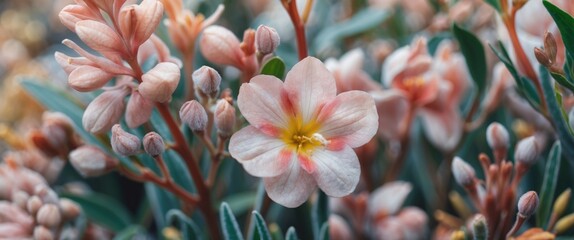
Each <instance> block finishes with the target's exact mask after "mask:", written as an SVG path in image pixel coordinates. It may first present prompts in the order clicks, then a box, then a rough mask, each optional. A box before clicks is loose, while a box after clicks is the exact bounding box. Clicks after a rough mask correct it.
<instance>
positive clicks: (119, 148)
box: [111, 124, 141, 156]
mask: <svg viewBox="0 0 574 240" xmlns="http://www.w3.org/2000/svg"><path fill="white" fill-rule="evenodd" d="M111 145H112V149H113V150H114V152H116V153H117V154H120V155H123V156H131V155H134V154H137V153H139V151H140V145H141V142H140V139H139V138H138V137H137V136H135V135H133V134H130V133H128V132H126V131H124V130H123V129H122V127H121V126H120V125H119V124H116V125H114V126H113V127H112V140H111Z"/></svg>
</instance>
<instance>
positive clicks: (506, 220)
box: [438, 122, 546, 239]
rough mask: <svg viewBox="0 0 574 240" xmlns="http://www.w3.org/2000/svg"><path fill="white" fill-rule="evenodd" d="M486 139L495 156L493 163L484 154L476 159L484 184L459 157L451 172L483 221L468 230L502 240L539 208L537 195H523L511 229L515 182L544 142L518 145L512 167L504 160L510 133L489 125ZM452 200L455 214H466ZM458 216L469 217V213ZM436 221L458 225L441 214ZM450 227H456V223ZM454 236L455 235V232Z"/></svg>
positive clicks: (533, 139) (527, 140)
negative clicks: (480, 168) (482, 174)
mask: <svg viewBox="0 0 574 240" xmlns="http://www.w3.org/2000/svg"><path fill="white" fill-rule="evenodd" d="M486 139H487V142H488V145H489V146H490V148H491V149H492V151H493V153H494V158H495V161H494V163H493V162H492V161H491V160H490V158H489V157H488V156H487V155H486V154H481V155H480V156H479V160H480V164H481V166H482V170H483V171H484V175H485V181H479V180H478V179H477V177H476V174H475V170H474V168H473V167H472V166H471V165H470V164H468V163H466V162H465V161H464V160H462V159H461V158H459V157H455V158H454V160H453V162H452V173H453V175H454V179H455V180H456V182H457V183H458V184H459V185H461V186H462V187H463V188H464V189H465V190H466V192H467V193H468V194H469V196H470V199H472V202H473V205H474V207H475V208H476V209H477V210H478V211H479V212H480V213H481V215H482V218H483V220H480V221H478V220H477V221H475V223H476V224H474V225H475V226H474V227H470V228H469V229H475V230H476V231H478V232H479V234H480V235H484V234H485V233H490V234H491V235H488V234H487V236H490V237H494V239H499V238H500V239H501V238H504V237H507V236H506V235H503V234H508V237H510V236H513V235H514V234H515V233H516V231H517V230H518V229H519V228H520V226H521V225H522V223H523V222H524V221H525V220H526V219H527V218H529V217H530V216H531V215H533V214H534V213H535V211H536V208H537V206H538V196H537V195H536V192H534V191H530V192H527V193H525V194H524V195H523V196H522V197H521V198H520V200H518V215H517V219H516V222H515V224H514V227H512V226H511V223H512V222H511V221H512V216H513V214H512V213H513V212H514V209H515V205H514V204H515V202H516V193H517V190H518V183H519V182H520V179H521V178H522V176H524V174H525V173H526V172H527V171H528V169H529V168H530V167H531V166H532V165H533V164H534V163H535V162H536V161H537V159H538V157H539V155H540V153H541V152H542V151H543V148H544V147H545V142H546V139H545V138H544V137H543V136H542V135H536V136H531V137H527V138H525V139H522V140H521V141H520V142H518V144H517V145H516V149H515V152H514V165H513V164H512V163H511V162H509V161H507V151H508V148H509V133H508V131H507V130H506V128H505V127H504V126H503V125H502V124H499V123H496V122H494V123H491V124H490V125H489V126H488V128H487V132H486ZM457 199H458V200H457ZM451 201H452V202H453V205H455V206H456V207H455V208H456V209H457V211H458V212H461V213H462V212H466V211H462V210H460V209H468V207H467V206H465V204H464V202H463V201H462V200H461V199H459V198H451ZM455 203H456V204H455ZM459 210H460V211H459ZM443 215H444V214H443ZM460 215H468V213H466V214H460ZM439 218H440V219H438V220H439V222H442V223H445V222H451V223H452V222H460V221H452V220H449V218H450V219H453V218H454V217H452V216H449V217H443V216H442V215H441V216H439ZM483 222H486V225H487V228H486V229H485V228H484V227H483V225H485V224H484V223H483ZM444 225H449V224H444ZM450 225H451V227H455V228H456V225H457V224H450ZM453 225H454V226H453ZM511 227H512V228H511ZM455 234H458V233H456V232H455ZM453 236H454V235H453ZM475 237H476V236H475Z"/></svg>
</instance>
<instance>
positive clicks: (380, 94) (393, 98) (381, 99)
mask: <svg viewBox="0 0 574 240" xmlns="http://www.w3.org/2000/svg"><path fill="white" fill-rule="evenodd" d="M370 94H371V96H373V98H374V99H375V104H376V105H377V111H378V113H379V133H380V134H381V135H382V136H383V138H385V139H398V137H399V135H400V126H401V125H402V124H403V122H404V119H405V117H406V116H407V114H408V111H409V108H410V107H411V106H410V104H409V102H408V100H407V99H406V98H405V96H404V95H403V94H402V93H401V92H400V91H396V90H385V91H377V92H371V93H370Z"/></svg>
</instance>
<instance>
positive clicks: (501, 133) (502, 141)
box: [486, 122, 509, 150]
mask: <svg viewBox="0 0 574 240" xmlns="http://www.w3.org/2000/svg"><path fill="white" fill-rule="evenodd" d="M486 141H487V142H488V146H490V148H491V149H493V150H497V149H508V143H509V136H508V131H507V130H506V128H505V127H504V126H503V125H502V124H500V123H497V122H493V123H491V124H490V125H488V128H487V129H486Z"/></svg>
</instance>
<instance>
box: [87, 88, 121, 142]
mask: <svg viewBox="0 0 574 240" xmlns="http://www.w3.org/2000/svg"><path fill="white" fill-rule="evenodd" d="M129 93H130V91H129V90H128V88H126V87H123V86H122V87H119V88H117V89H112V90H108V91H105V92H104V93H102V94H100V95H99V96H97V97H96V98H95V99H94V100H93V101H92V102H91V103H90V104H88V107H86V111H84V115H83V116H82V125H83V126H84V129H86V130H87V131H89V132H92V133H102V132H106V131H108V130H110V129H111V128H112V126H113V125H114V124H116V123H118V121H119V120H120V118H121V117H122V113H123V111H124V108H125V106H126V105H125V103H124V98H125V97H126V96H127V95H128V94H129Z"/></svg>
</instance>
